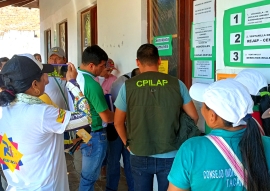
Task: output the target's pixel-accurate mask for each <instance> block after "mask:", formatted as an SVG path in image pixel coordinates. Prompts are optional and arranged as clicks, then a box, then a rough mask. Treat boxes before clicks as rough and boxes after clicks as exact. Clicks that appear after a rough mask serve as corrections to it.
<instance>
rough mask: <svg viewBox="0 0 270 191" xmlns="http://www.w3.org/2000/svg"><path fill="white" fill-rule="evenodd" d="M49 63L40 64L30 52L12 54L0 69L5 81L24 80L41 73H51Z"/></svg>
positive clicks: (51, 68) (51, 69)
mask: <svg viewBox="0 0 270 191" xmlns="http://www.w3.org/2000/svg"><path fill="white" fill-rule="evenodd" d="M53 70H54V68H53V66H52V65H50V64H42V63H41V62H39V61H37V60H36V59H35V58H34V56H33V55H32V54H18V55H14V56H13V57H12V58H11V59H10V60H9V61H7V63H6V64H5V65H4V67H3V68H2V70H1V74H2V75H3V80H4V81H5V82H10V81H17V80H24V79H27V78H30V77H32V76H35V75H37V74H41V73H51V72H53Z"/></svg>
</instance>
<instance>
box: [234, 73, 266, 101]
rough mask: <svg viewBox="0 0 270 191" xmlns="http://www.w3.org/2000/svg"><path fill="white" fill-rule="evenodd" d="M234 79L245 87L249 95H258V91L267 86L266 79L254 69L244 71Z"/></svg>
mask: <svg viewBox="0 0 270 191" xmlns="http://www.w3.org/2000/svg"><path fill="white" fill-rule="evenodd" d="M234 79H235V80H236V81H238V82H240V83H241V84H243V85H244V86H246V88H247V89H248V91H249V94H250V95H254V96H256V95H258V93H259V91H260V89H262V88H264V87H267V86H268V84H267V79H266V78H265V77H264V76H263V75H262V73H260V72H259V71H257V70H254V69H244V70H242V71H241V72H239V74H237V76H236V77H235V78H234Z"/></svg>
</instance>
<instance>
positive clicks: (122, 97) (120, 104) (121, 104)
mask: <svg viewBox="0 0 270 191" xmlns="http://www.w3.org/2000/svg"><path fill="white" fill-rule="evenodd" d="M178 81H179V86H180V94H181V96H182V99H183V105H185V104H187V103H189V102H190V101H191V97H190V95H189V93H188V89H187V87H186V85H185V84H184V83H183V82H182V81H181V80H178ZM114 105H115V107H116V108H117V109H120V110H121V111H124V112H126V111H127V102H126V85H125V84H123V85H122V87H121V89H120V91H119V93H118V96H117V98H116V100H115V102H114ZM176 153H177V150H176V151H171V152H168V153H163V154H156V155H151V156H150V157H155V158H174V157H175V155H176ZM131 154H132V153H131Z"/></svg>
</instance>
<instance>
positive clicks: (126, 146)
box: [124, 141, 129, 149]
mask: <svg viewBox="0 0 270 191" xmlns="http://www.w3.org/2000/svg"><path fill="white" fill-rule="evenodd" d="M128 146H129V143H128V141H126V144H125V145H124V147H125V149H127V148H128Z"/></svg>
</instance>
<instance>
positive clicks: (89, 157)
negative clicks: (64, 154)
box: [79, 130, 107, 191]
mask: <svg viewBox="0 0 270 191" xmlns="http://www.w3.org/2000/svg"><path fill="white" fill-rule="evenodd" d="M91 135H92V138H91V139H90V141H89V142H88V143H87V144H84V143H83V144H81V146H80V148H81V152H82V171H81V180H80V187H79V191H94V184H95V182H96V181H97V179H98V176H99V174H100V169H101V164H102V161H103V160H104V157H105V154H106V150H107V135H106V130H103V131H101V132H91Z"/></svg>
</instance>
